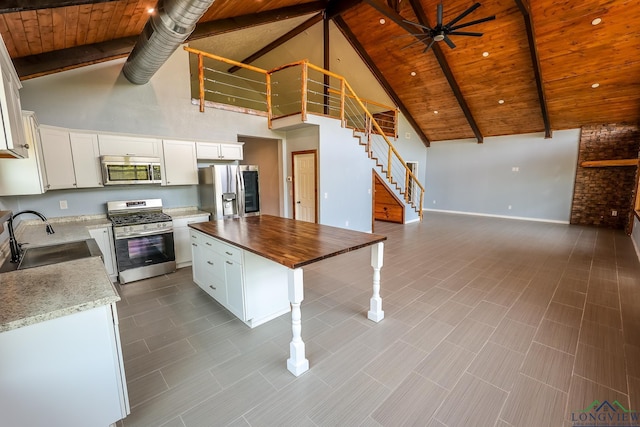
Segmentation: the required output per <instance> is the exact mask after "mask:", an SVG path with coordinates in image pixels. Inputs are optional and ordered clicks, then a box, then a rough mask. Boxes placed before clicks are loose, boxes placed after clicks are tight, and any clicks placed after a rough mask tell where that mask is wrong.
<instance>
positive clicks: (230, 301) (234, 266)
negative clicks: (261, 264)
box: [224, 259, 247, 321]
mask: <svg viewBox="0 0 640 427" xmlns="http://www.w3.org/2000/svg"><path fill="white" fill-rule="evenodd" d="M224 272H225V279H226V288H227V308H228V309H229V311H230V312H232V313H233V314H235V315H236V316H238V318H239V319H240V320H243V321H244V320H247V319H246V318H245V309H244V280H243V275H242V264H240V263H238V262H234V261H231V260H229V259H225V260H224Z"/></svg>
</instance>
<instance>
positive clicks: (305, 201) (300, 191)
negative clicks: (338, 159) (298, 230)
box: [292, 150, 317, 222]
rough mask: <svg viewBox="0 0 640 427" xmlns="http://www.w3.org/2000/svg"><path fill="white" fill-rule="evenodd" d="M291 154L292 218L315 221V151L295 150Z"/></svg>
mask: <svg viewBox="0 0 640 427" xmlns="http://www.w3.org/2000/svg"><path fill="white" fill-rule="evenodd" d="M292 156H293V219H298V220H300V221H307V222H316V221H317V197H316V194H317V179H316V176H317V174H316V151H315V150H311V151H297V152H293V153H292Z"/></svg>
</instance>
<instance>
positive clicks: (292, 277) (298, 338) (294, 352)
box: [287, 268, 309, 377]
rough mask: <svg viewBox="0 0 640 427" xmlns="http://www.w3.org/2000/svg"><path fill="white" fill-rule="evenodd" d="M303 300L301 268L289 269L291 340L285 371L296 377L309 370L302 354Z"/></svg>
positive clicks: (307, 362)
mask: <svg viewBox="0 0 640 427" xmlns="http://www.w3.org/2000/svg"><path fill="white" fill-rule="evenodd" d="M303 299H304V291H303V286H302V268H297V269H295V270H291V269H289V301H290V302H291V330H292V332H293V338H292V339H291V343H290V344H289V359H288V360H287V369H288V370H289V371H290V372H291V373H292V374H293V375H295V376H296V377H297V376H299V375H300V374H302V373H304V372H306V371H307V370H309V361H308V360H307V359H306V357H305V353H304V341H302V320H301V319H302V316H301V313H300V304H301V303H302V300H303Z"/></svg>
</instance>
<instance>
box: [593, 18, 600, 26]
mask: <svg viewBox="0 0 640 427" xmlns="http://www.w3.org/2000/svg"><path fill="white" fill-rule="evenodd" d="M601 22H602V18H596V19H594V20H593V21H591V25H598V24H599V23H601Z"/></svg>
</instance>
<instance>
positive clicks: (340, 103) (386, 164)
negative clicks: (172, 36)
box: [185, 47, 424, 220]
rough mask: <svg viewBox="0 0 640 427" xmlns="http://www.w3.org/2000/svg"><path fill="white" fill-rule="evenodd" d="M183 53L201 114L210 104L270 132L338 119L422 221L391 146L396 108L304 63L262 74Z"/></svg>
mask: <svg viewBox="0 0 640 427" xmlns="http://www.w3.org/2000/svg"><path fill="white" fill-rule="evenodd" d="M185 50H187V51H188V52H190V53H192V54H194V55H197V57H198V78H199V82H200V91H199V104H200V111H201V112H204V109H205V105H206V104H208V103H213V104H214V105H216V106H221V107H220V108H226V109H233V110H234V111H241V112H245V113H249V114H260V115H265V116H266V117H267V121H268V125H269V128H270V129H271V128H272V127H273V121H274V120H276V119H282V118H285V117H291V116H297V115H300V120H301V121H302V122H307V115H309V114H312V115H319V116H325V117H331V118H334V119H338V120H340V121H341V125H342V127H345V128H349V129H351V130H352V132H353V136H354V137H355V138H356V139H357V140H358V141H359V144H360V145H361V146H362V147H363V148H364V150H365V152H366V153H367V155H368V156H369V158H370V159H372V160H373V161H374V162H375V165H376V169H377V171H378V174H379V176H381V177H383V178H384V180H385V181H386V183H387V185H388V186H389V187H390V188H391V189H392V190H394V191H395V192H396V194H397V195H398V196H399V198H400V199H401V200H403V201H404V203H405V204H406V205H407V206H408V207H410V209H413V210H414V211H415V212H416V213H417V214H418V216H419V218H420V220H422V205H423V201H424V187H423V186H422V184H421V183H420V182H419V181H418V178H417V177H416V176H415V175H414V174H413V172H412V171H411V170H410V168H409V167H408V166H407V164H406V162H405V161H404V160H403V159H402V157H401V156H400V154H399V153H398V151H397V150H396V148H395V147H394V146H393V143H392V142H391V139H396V137H397V132H398V129H397V123H398V110H397V108H395V107H389V106H386V105H383V104H379V103H376V102H372V101H368V100H364V99H361V98H359V97H358V96H357V95H356V94H355V92H354V91H353V89H352V88H351V86H350V85H349V83H348V82H347V81H346V79H345V78H344V77H342V76H340V75H337V74H335V73H332V72H330V71H328V70H325V69H323V68H320V67H318V66H315V65H313V64H311V63H309V62H308V61H307V60H302V61H297V62H294V63H291V64H286V65H282V66H280V67H276V68H273V69H271V70H263V69H261V68H257V67H253V66H251V65H247V64H243V63H240V62H237V61H234V60H231V59H227V58H223V57H220V56H217V55H213V54H210V53H207V52H203V51H200V50H196V49H192V48H189V47H185ZM228 65H232V66H233V67H232V68H228ZM227 68H228V69H227ZM232 70H233V71H232ZM236 71H237V72H236ZM222 106H224V107H222Z"/></svg>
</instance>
